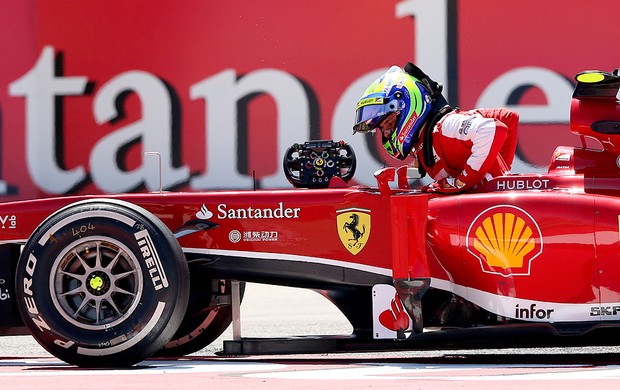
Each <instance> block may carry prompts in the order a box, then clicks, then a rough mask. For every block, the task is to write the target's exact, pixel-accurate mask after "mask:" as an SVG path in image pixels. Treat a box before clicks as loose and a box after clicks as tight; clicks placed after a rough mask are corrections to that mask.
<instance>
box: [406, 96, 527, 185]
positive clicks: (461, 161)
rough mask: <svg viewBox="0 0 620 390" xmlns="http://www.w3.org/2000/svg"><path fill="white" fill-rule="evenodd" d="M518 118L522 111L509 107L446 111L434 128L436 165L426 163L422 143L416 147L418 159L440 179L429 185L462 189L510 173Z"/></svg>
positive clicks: (429, 172) (434, 177)
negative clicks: (509, 108) (435, 183)
mask: <svg viewBox="0 0 620 390" xmlns="http://www.w3.org/2000/svg"><path fill="white" fill-rule="evenodd" d="M518 121H519V115H518V114H517V113H516V112H514V111H511V110H508V109H506V108H493V109H474V110H469V111H459V110H456V111H452V112H450V113H448V114H446V115H445V116H444V117H443V118H441V120H440V121H439V122H438V123H437V124H436V125H435V127H434V128H433V129H432V131H433V135H432V148H433V156H434V160H435V163H434V165H432V166H427V165H428V164H425V162H424V158H423V157H422V156H423V151H422V145H417V146H416V148H415V156H416V157H417V160H418V162H419V163H420V164H421V165H422V166H423V167H424V169H425V170H426V172H427V173H428V174H429V175H430V176H431V177H432V178H433V179H434V180H436V181H437V183H438V185H435V186H434V189H433V187H431V188H430V189H431V190H437V192H460V191H464V190H467V189H470V188H472V187H474V186H476V185H477V184H480V183H481V182H482V181H483V180H485V179H486V180H490V179H491V178H493V177H495V176H500V175H503V174H506V173H508V172H509V171H510V167H511V166H512V161H513V159H514V155H515V150H516V147H517V124H518ZM423 138H424V137H423V136H421V137H420V139H423ZM438 186H439V187H441V188H439V187H438ZM452 187H454V188H452ZM442 189H444V190H442Z"/></svg>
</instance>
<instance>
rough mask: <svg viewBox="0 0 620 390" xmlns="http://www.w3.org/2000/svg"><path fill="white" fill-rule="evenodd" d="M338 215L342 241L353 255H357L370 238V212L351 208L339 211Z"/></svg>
mask: <svg viewBox="0 0 620 390" xmlns="http://www.w3.org/2000/svg"><path fill="white" fill-rule="evenodd" d="M337 213H338V217H337V219H336V222H337V225H338V236H339V237H340V241H341V242H342V245H344V247H345V248H346V249H347V250H348V251H349V252H351V254H353V255H357V254H358V253H359V252H360V251H361V250H362V249H364V246H365V245H366V242H368V237H369V236H370V227H371V224H370V210H365V209H357V208H351V209H343V210H338V211H337Z"/></svg>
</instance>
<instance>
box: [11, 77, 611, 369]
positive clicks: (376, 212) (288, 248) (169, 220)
mask: <svg viewBox="0 0 620 390" xmlns="http://www.w3.org/2000/svg"><path fill="white" fill-rule="evenodd" d="M576 80H577V85H576V89H575V92H574V94H573V101H572V106H571V122H570V130H571V131H572V132H573V133H575V134H577V135H579V136H581V137H582V138H585V137H592V138H595V139H598V140H599V141H600V144H601V149H600V150H593V149H588V148H586V146H585V142H584V146H583V147H558V148H557V149H556V151H555V153H554V154H553V156H552V158H551V163H550V165H549V169H548V172H547V173H546V174H520V175H509V176H503V177H497V178H495V179H493V180H491V181H489V182H488V183H487V184H486V185H485V186H484V187H482V188H478V189H477V190H475V191H471V192H468V193H465V194H461V195H439V194H428V193H422V192H420V191H419V190H415V189H411V188H409V178H408V173H407V172H408V169H407V167H402V168H393V167H388V168H384V169H382V170H380V171H378V172H377V173H376V174H375V176H376V178H377V186H376V187H373V188H370V187H364V186H350V185H348V184H347V182H348V180H349V179H351V177H352V176H353V174H354V171H355V154H354V151H353V150H352V148H351V147H350V146H349V145H348V144H346V143H345V142H342V141H339V142H338V141H336V142H334V141H327V140H325V141H311V142H306V143H300V144H295V145H293V146H291V148H289V150H288V151H287V153H286V155H285V156H284V161H283V165H284V171H285V174H286V175H287V178H288V179H289V181H290V182H291V183H292V184H293V186H294V187H295V188H292V189H281V190H265V189H259V190H245V191H209V192H199V193H166V192H159V193H148V194H119V195H108V196H96V197H90V196H79V197H62V198H49V199H39V200H29V201H18V202H11V203H4V204H0V224H1V225H2V228H1V229H0V244H1V245H0V251H2V261H1V262H0V295H1V296H0V298H1V299H0V312H1V313H2V314H1V316H0V333H1V334H4V335H14V334H28V333H29V334H32V335H33V336H34V337H35V339H36V340H37V341H38V342H39V343H40V344H41V345H42V346H43V347H44V348H45V349H46V350H48V351H49V352H50V353H51V354H53V355H54V356H56V357H58V358H60V359H62V360H64V361H66V362H68V363H70V364H75V365H79V366H99V367H102V366H127V365H132V364H134V363H136V362H139V361H141V360H143V359H145V358H148V357H150V356H179V355H183V354H188V353H192V352H195V351H198V350H200V349H201V348H203V347H205V346H206V345H208V344H209V343H211V342H212V341H213V340H215V339H216V338H217V337H218V336H219V335H220V334H221V333H222V332H223V331H224V330H225V329H226V328H227V327H228V326H229V325H230V324H231V321H232V320H233V312H235V310H236V309H238V302H239V301H240V299H241V298H242V294H243V282H258V283H268V284H274V285H283V286H292V287H302V288H308V289H313V290H316V291H319V292H320V293H321V294H323V295H324V296H325V297H326V298H327V299H329V300H330V301H331V302H333V303H334V304H335V305H336V307H338V308H339V309H340V310H341V311H342V313H343V314H344V315H345V316H346V318H347V319H348V320H349V321H350V322H351V324H352V326H353V334H352V335H348V336H347V338H346V340H348V342H349V344H346V343H345V344H343V345H345V346H346V345H350V346H352V348H353V346H354V344H353V343H352V342H353V341H355V342H356V343H357V344H355V345H357V348H359V349H362V348H371V347H372V345H379V346H380V347H381V348H407V347H408V346H412V345H416V344H415V342H416V340H431V342H430V343H429V344H430V345H433V343H438V341H439V340H441V338H442V337H443V336H444V335H446V336H449V335H450V334H454V332H455V330H456V331H458V330H467V331H470V330H471V331H478V330H494V331H500V333H497V334H502V335H503V336H502V337H503V338H506V337H507V336H506V335H511V334H513V333H514V332H518V331H519V330H521V331H523V330H531V329H536V330H543V329H544V330H545V331H544V332H543V333H545V332H546V333H545V334H547V335H548V334H553V335H557V336H558V337H560V338H561V337H563V336H570V335H576V334H590V333H592V332H596V331H597V330H598V329H601V328H610V327H613V326H619V325H620V277H619V275H620V157H619V156H620V105H619V103H618V94H619V89H620V76H619V75H618V71H617V70H616V71H614V72H613V73H606V72H599V71H588V72H583V73H580V74H579V75H578V76H577V77H576ZM457 334H460V335H463V333H457ZM473 334H474V333H467V336H466V337H468V338H472V339H474V337H473V336H472V335H473ZM497 334H496V335H497ZM617 341H620V340H617ZM375 343H376V344H375ZM231 345H232V346H233V347H231V348H232V349H231V350H233V351H234V350H235V348H237V347H239V345H237V344H231ZM235 345H237V347H235ZM241 346H243V345H241ZM242 352H243V351H242ZM246 352H247V351H246ZM299 352H305V351H304V350H301V351H299Z"/></svg>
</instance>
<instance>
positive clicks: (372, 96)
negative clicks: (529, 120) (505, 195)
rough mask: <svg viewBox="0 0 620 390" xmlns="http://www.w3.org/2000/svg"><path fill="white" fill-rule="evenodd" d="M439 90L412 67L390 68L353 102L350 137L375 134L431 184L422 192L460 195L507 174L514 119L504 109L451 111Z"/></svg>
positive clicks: (514, 134)
mask: <svg viewBox="0 0 620 390" xmlns="http://www.w3.org/2000/svg"><path fill="white" fill-rule="evenodd" d="M441 91H442V86H441V85H440V84H438V83H437V82H435V81H433V80H432V79H431V78H430V77H428V76H427V75H426V74H425V73H424V72H422V71H421V70H420V69H419V68H418V67H416V66H415V65H414V64H412V63H407V65H405V68H404V70H403V69H401V68H400V67H398V66H392V67H391V68H390V69H389V70H388V71H387V72H386V73H385V74H383V75H382V76H381V77H379V78H378V79H377V80H375V81H374V82H373V83H372V84H371V85H370V86H369V87H368V88H367V89H366V91H365V92H364V94H363V96H362V97H361V98H360V100H359V101H358V103H357V111H356V118H355V125H354V126H353V131H354V133H356V132H359V133H366V132H374V131H376V130H377V129H379V130H380V131H381V140H382V143H383V147H384V148H385V150H386V151H387V152H388V154H390V155H391V156H393V157H395V158H397V159H400V160H404V159H405V158H407V157H408V156H411V157H413V158H414V161H413V164H412V165H413V166H414V167H417V168H418V169H419V170H420V173H421V174H422V175H424V174H425V173H428V174H429V175H430V176H431V177H432V178H433V179H434V180H435V182H434V183H431V184H430V185H428V186H426V187H424V189H423V190H424V191H428V192H438V193H446V194H451V193H460V192H463V191H467V190H469V189H472V188H475V187H477V186H479V185H481V184H483V183H484V182H485V181H488V180H490V179H491V178H493V177H495V176H500V175H504V174H507V173H508V172H509V171H510V167H511V166H512V161H513V158H514V154H515V150H516V146H517V124H518V121H519V116H518V114H517V113H516V112H514V111H511V110H508V109H506V108H491V109H482V108H480V109H474V110H469V111H461V110H459V109H453V108H452V107H450V106H449V105H448V102H447V101H446V99H445V98H444V97H443V95H442V94H441Z"/></svg>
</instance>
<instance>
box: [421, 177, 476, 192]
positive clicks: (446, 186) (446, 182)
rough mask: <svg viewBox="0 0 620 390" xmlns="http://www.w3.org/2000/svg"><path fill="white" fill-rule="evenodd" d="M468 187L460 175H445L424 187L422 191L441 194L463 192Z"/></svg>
mask: <svg viewBox="0 0 620 390" xmlns="http://www.w3.org/2000/svg"><path fill="white" fill-rule="evenodd" d="M467 189H468V187H467V186H466V184H465V183H463V182H462V181H461V180H460V176H459V178H454V177H444V178H443V179H439V180H437V181H436V182H434V183H431V184H429V185H427V186H426V187H424V188H423V189H422V191H424V192H436V193H440V194H458V193H459V192H463V191H465V190H467Z"/></svg>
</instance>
